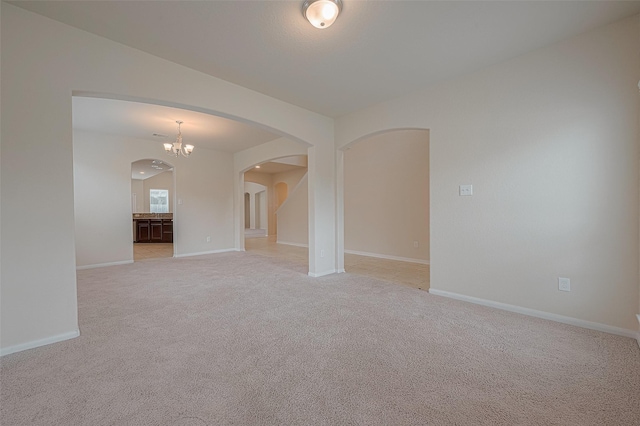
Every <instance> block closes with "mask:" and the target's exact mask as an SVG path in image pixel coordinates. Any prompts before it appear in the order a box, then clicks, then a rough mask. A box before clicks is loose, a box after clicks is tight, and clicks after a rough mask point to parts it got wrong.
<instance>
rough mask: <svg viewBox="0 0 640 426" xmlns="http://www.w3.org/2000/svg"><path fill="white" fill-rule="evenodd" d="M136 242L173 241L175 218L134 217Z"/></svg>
mask: <svg viewBox="0 0 640 426" xmlns="http://www.w3.org/2000/svg"><path fill="white" fill-rule="evenodd" d="M134 222H135V230H136V238H135V242H136V243H172V242H173V219H134Z"/></svg>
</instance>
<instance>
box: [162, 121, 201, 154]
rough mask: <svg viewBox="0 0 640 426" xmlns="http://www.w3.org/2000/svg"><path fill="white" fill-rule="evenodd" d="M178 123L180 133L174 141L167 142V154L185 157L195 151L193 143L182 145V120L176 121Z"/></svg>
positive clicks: (165, 145) (165, 146)
mask: <svg viewBox="0 0 640 426" xmlns="http://www.w3.org/2000/svg"><path fill="white" fill-rule="evenodd" d="M176 123H177V124H178V135H177V136H176V141H175V142H174V143H165V144H164V150H165V151H167V154H169V155H173V156H174V157H177V156H178V155H182V156H183V157H188V156H189V155H191V153H192V152H193V148H195V147H194V146H193V145H189V144H186V145H182V132H181V131H180V126H181V125H182V121H179V120H178V121H176Z"/></svg>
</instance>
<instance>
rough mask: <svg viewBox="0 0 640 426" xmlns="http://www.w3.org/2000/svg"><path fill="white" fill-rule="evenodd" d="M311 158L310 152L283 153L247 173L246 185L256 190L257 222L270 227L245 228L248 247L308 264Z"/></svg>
mask: <svg viewBox="0 0 640 426" xmlns="http://www.w3.org/2000/svg"><path fill="white" fill-rule="evenodd" d="M307 161H308V160H307V156H306V155H293V156H286V157H280V158H276V159H270V160H268V161H265V162H261V163H260V164H259V165H254V166H252V167H251V168H249V169H247V170H246V171H245V172H244V173H243V175H242V177H243V181H244V185H245V188H252V191H253V195H252V200H253V201H252V209H253V210H255V214H254V215H253V216H254V217H255V220H254V223H255V224H256V225H258V224H261V225H263V226H261V227H262V228H265V226H264V225H266V230H267V232H266V234H262V235H257V232H256V230H254V229H245V230H244V238H243V242H244V248H245V250H247V251H252V252H255V253H258V254H265V255H268V256H271V257H275V256H277V257H283V258H287V259H290V260H291V259H293V260H295V261H296V263H298V264H304V265H305V266H307V265H308V241H309V227H308V217H309V210H308V201H309V197H308V179H307V171H308V169H307ZM257 166H259V167H257ZM262 188H264V190H261V189H262ZM256 236H259V237H266V238H261V239H260V238H256Z"/></svg>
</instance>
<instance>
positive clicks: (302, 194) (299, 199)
mask: <svg viewBox="0 0 640 426" xmlns="http://www.w3.org/2000/svg"><path fill="white" fill-rule="evenodd" d="M287 173H288V172H287ZM307 188H308V182H307V175H306V174H305V175H304V176H303V178H302V179H301V180H300V181H299V182H298V184H297V185H295V186H294V187H291V188H289V196H288V197H287V199H286V200H285V201H284V203H282V205H281V206H280V208H278V210H277V211H276V217H277V219H278V242H279V243H282V244H293V245H300V246H307V245H308V244H309V225H308V223H309V222H308V221H307V217H308V213H309V192H308V190H307Z"/></svg>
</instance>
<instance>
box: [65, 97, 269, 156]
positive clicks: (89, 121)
mask: <svg viewBox="0 0 640 426" xmlns="http://www.w3.org/2000/svg"><path fill="white" fill-rule="evenodd" d="M177 120H180V121H183V123H182V129H181V130H182V139H183V143H186V144H191V145H195V150H194V151H193V155H196V154H197V152H198V150H199V149H203V148H206V149H215V150H218V151H226V152H237V151H242V150H243V149H247V148H251V147H253V146H256V145H260V144H263V143H265V142H269V141H271V140H274V139H277V138H278V137H279V136H277V135H274V134H273V133H270V132H267V131H265V130H261V129H258V128H256V127H252V126H248V125H245V124H242V123H240V122H237V121H233V120H229V119H226V118H222V117H217V116H214V115H209V114H204V113H201V112H195V111H187V110H183V109H178V108H171V107H165V106H160V105H151V104H143V103H138V102H128V101H121V100H115V99H99V98H85V97H78V96H74V97H73V128H74V129H77V130H84V131H89V132H99V133H105V134H110V135H116V136H123V137H131V138H136V139H146V140H149V141H154V142H157V143H158V144H161V143H163V142H174V141H175V138H176V135H177V134H178V125H177V124H176V121H177ZM154 134H156V135H162V136H154Z"/></svg>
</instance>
